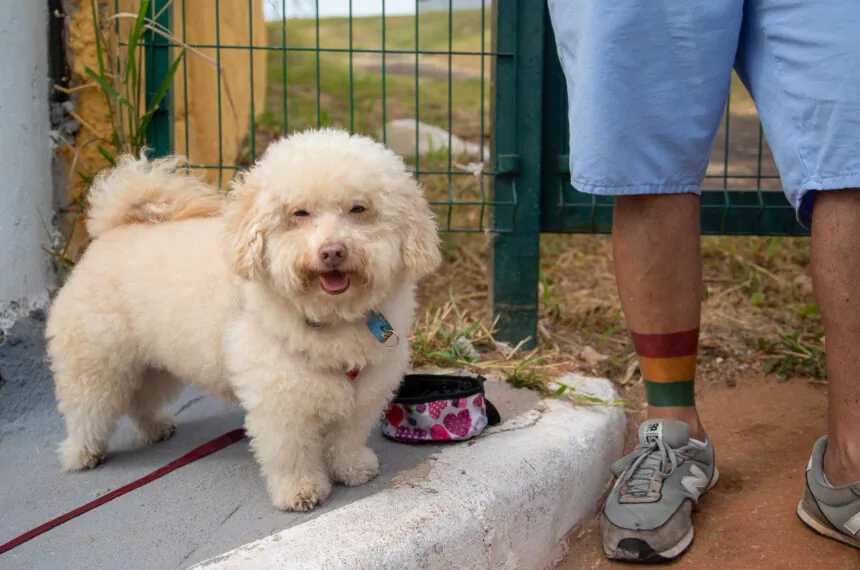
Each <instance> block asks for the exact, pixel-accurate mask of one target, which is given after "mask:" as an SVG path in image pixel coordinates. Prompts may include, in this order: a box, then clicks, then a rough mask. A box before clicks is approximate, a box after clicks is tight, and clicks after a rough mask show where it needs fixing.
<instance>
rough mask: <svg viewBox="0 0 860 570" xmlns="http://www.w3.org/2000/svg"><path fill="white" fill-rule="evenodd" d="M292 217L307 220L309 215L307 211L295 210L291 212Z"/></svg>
mask: <svg viewBox="0 0 860 570" xmlns="http://www.w3.org/2000/svg"><path fill="white" fill-rule="evenodd" d="M293 215H294V216H295V217H297V218H307V217H308V216H310V215H311V214H310V212H308V211H307V210H296V211H295V212H293Z"/></svg>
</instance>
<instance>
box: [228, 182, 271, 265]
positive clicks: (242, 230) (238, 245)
mask: <svg viewBox="0 0 860 570" xmlns="http://www.w3.org/2000/svg"><path fill="white" fill-rule="evenodd" d="M258 194H259V192H257V191H256V190H255V189H254V188H253V187H252V186H250V185H248V184H247V183H246V182H245V181H244V179H242V178H238V179H237V180H236V181H235V182H234V184H233V190H232V192H230V202H229V205H228V208H227V216H226V220H227V238H228V240H227V241H228V261H229V263H230V266H231V267H232V269H233V271H234V272H235V273H236V274H237V275H239V276H240V277H242V278H243V279H246V280H248V281H251V280H253V279H254V278H255V277H256V276H258V275H259V274H261V273H262V271H263V269H264V256H265V243H266V242H265V228H266V216H265V215H264V214H263V213H262V212H261V208H260V205H259V203H258Z"/></svg>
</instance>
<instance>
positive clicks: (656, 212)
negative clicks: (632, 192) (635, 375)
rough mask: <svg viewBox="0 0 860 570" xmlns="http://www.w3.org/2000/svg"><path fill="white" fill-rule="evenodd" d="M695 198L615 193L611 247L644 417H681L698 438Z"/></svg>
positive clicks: (699, 289)
mask: <svg viewBox="0 0 860 570" xmlns="http://www.w3.org/2000/svg"><path fill="white" fill-rule="evenodd" d="M699 233H700V232H699V197H698V196H696V195H694V194H675V195H669V196H619V197H617V198H616V199H615V214H614V220H613V231H612V249H613V254H614V258H615V259H614V261H615V277H616V279H617V281H618V293H619V296H620V298H621V306H622V308H623V310H624V315H625V317H626V319H627V326H628V329H629V330H630V334H631V336H632V338H633V342H634V345H635V348H636V353H637V355H638V357H639V369H640V371H641V373H642V378H643V379H644V381H645V387H646V395H647V400H648V417H649V418H667V419H675V420H680V421H683V422H685V423H687V424H689V426H690V433H691V434H692V437H694V438H696V439H698V440H699V441H705V432H704V430H703V429H702V425H701V423H700V421H699V416H698V413H697V412H696V408H695V400H694V396H693V379H694V376H695V373H696V348H697V345H698V338H699V334H698V333H699V315H700V312H701V311H700V309H701V303H702V261H701V247H700V238H699Z"/></svg>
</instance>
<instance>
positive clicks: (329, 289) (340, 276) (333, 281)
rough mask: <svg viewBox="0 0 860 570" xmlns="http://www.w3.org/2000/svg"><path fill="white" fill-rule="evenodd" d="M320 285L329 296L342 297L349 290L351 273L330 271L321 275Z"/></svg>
mask: <svg viewBox="0 0 860 570" xmlns="http://www.w3.org/2000/svg"><path fill="white" fill-rule="evenodd" d="M320 285H321V286H322V288H323V291H325V292H326V293H328V294H329V295H340V294H341V293H343V292H344V291H346V290H347V289H349V273H344V272H343V271H329V272H328V273H321V274H320Z"/></svg>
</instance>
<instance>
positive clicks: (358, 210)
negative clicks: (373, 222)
mask: <svg viewBox="0 0 860 570" xmlns="http://www.w3.org/2000/svg"><path fill="white" fill-rule="evenodd" d="M366 211H367V208H365V207H364V206H353V207H352V210H350V211H349V212H350V213H351V214H363V213H364V212H366Z"/></svg>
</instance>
